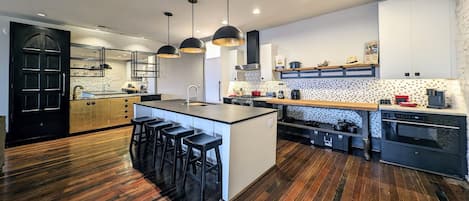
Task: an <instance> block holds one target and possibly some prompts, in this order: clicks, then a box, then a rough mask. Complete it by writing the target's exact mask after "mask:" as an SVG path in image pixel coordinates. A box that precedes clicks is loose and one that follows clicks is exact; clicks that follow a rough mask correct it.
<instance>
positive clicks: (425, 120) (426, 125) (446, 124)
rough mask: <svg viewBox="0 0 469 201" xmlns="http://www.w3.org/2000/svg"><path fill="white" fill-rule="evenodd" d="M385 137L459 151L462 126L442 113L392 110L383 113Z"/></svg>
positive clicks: (388, 139) (400, 141)
mask: <svg viewBox="0 0 469 201" xmlns="http://www.w3.org/2000/svg"><path fill="white" fill-rule="evenodd" d="M382 127H383V134H384V136H383V137H384V139H385V140H387V141H393V142H399V143H404V144H411V145H415V146H419V147H425V148H431V149H436V150H440V151H446V152H451V153H455V154H456V153H458V152H459V148H460V147H459V137H460V136H459V135H460V130H461V127H460V125H459V123H458V122H457V121H452V120H451V119H448V118H447V117H446V118H445V117H444V116H441V115H437V116H434V115H428V114H415V113H414V114H413V113H399V112H390V113H383V114H382Z"/></svg>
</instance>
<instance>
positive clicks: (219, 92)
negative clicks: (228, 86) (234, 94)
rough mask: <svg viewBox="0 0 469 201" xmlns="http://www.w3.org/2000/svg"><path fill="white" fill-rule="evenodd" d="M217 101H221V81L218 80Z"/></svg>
mask: <svg viewBox="0 0 469 201" xmlns="http://www.w3.org/2000/svg"><path fill="white" fill-rule="evenodd" d="M218 101H221V81H218Z"/></svg>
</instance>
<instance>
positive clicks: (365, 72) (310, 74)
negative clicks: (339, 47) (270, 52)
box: [274, 64, 379, 79]
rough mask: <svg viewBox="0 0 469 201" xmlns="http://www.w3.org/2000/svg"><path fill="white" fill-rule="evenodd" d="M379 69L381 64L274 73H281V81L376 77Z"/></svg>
mask: <svg viewBox="0 0 469 201" xmlns="http://www.w3.org/2000/svg"><path fill="white" fill-rule="evenodd" d="M377 67H379V64H350V65H340V66H322V67H305V68H295V69H284V70H274V72H278V73H280V78H281V79H299V78H348V77H376V68H377Z"/></svg>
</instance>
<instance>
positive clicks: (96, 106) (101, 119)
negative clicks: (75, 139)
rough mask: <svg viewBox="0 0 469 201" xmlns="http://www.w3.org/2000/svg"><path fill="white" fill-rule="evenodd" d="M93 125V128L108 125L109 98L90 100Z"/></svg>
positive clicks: (109, 113)
mask: <svg viewBox="0 0 469 201" xmlns="http://www.w3.org/2000/svg"><path fill="white" fill-rule="evenodd" d="M91 104H92V110H93V112H92V113H93V118H92V119H93V127H94V129H100V128H106V127H109V126H110V118H109V117H110V115H111V112H110V111H111V110H110V101H109V99H98V100H93V101H92V103H91Z"/></svg>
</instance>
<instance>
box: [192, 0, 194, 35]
mask: <svg viewBox="0 0 469 201" xmlns="http://www.w3.org/2000/svg"><path fill="white" fill-rule="evenodd" d="M192 38H194V3H192Z"/></svg>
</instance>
